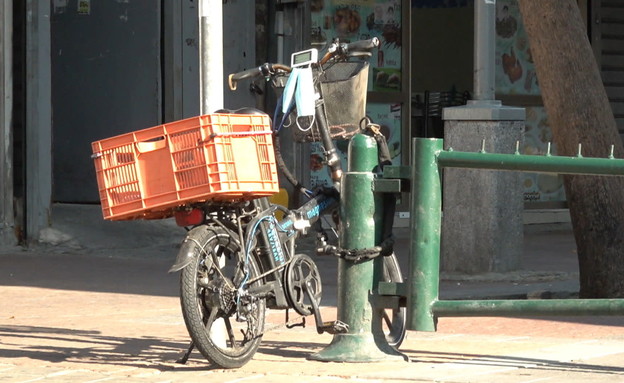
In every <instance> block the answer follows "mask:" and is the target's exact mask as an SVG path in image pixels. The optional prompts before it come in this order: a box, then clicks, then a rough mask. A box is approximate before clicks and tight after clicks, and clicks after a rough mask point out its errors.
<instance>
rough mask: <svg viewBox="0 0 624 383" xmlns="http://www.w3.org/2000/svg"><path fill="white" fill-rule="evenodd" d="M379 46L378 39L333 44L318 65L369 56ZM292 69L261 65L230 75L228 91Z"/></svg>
mask: <svg viewBox="0 0 624 383" xmlns="http://www.w3.org/2000/svg"><path fill="white" fill-rule="evenodd" d="M378 46H379V39H378V38H377V37H373V38H372V39H368V40H360V41H354V42H352V43H340V42H339V41H337V40H336V41H335V42H333V43H332V44H331V45H330V47H329V49H328V51H327V53H325V55H324V56H323V58H322V59H321V60H320V61H319V64H320V65H323V64H325V63H326V62H327V61H329V60H330V59H332V58H333V57H336V56H342V57H355V56H370V55H371V50H372V49H373V48H376V47H378ZM291 70H292V68H290V67H289V66H287V65H283V64H270V63H266V64H262V65H261V66H259V67H257V68H251V69H247V70H244V71H242V72H237V73H232V74H230V75H229V76H228V85H229V87H230V90H236V85H237V82H238V81H240V80H244V79H247V78H254V77H259V76H261V75H263V76H265V77H266V76H270V75H272V74H275V73H276V71H283V72H290V71H291Z"/></svg>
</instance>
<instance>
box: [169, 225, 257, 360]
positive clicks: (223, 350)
mask: <svg viewBox="0 0 624 383" xmlns="http://www.w3.org/2000/svg"><path fill="white" fill-rule="evenodd" d="M180 251H181V252H185V253H184V254H191V255H192V258H193V262H191V264H190V265H188V266H187V267H185V268H184V269H182V274H181V277H180V301H181V305H182V314H183V316H184V322H185V323H186V327H187V329H188V332H189V334H190V336H191V339H192V340H193V342H194V343H195V346H196V347H197V349H198V350H199V351H200V352H201V353H202V355H203V356H204V357H205V358H206V359H208V360H209V361H210V362H211V363H213V364H215V365H217V366H219V367H222V368H236V367H240V366H242V365H244V364H245V363H247V362H248V361H249V360H250V359H251V358H252V357H253V355H254V354H255V352H256V350H257V349H258V346H259V345H260V341H261V338H262V331H263V329H264V317H265V301H264V299H259V298H257V297H254V296H252V295H249V294H247V293H246V292H247V288H249V287H251V286H253V285H255V284H259V283H260V282H259V281H257V282H254V283H253V284H251V285H247V284H246V281H247V280H250V279H253V278H254V277H256V276H257V275H258V274H259V273H258V267H257V264H256V262H255V260H254V258H253V257H252V256H251V255H250V256H249V257H248V259H247V256H246V254H244V250H243V249H242V248H241V240H240V239H239V238H238V236H237V235H236V234H234V233H231V232H228V231H226V230H225V229H223V228H221V227H219V226H216V225H203V226H199V227H197V228H195V229H193V230H191V231H190V232H189V234H188V236H187V238H186V240H185V241H184V243H183V245H182V248H181V249H180ZM241 287H242V288H241Z"/></svg>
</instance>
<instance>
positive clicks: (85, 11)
mask: <svg viewBox="0 0 624 383" xmlns="http://www.w3.org/2000/svg"><path fill="white" fill-rule="evenodd" d="M78 14H79V15H90V14H91V0H78Z"/></svg>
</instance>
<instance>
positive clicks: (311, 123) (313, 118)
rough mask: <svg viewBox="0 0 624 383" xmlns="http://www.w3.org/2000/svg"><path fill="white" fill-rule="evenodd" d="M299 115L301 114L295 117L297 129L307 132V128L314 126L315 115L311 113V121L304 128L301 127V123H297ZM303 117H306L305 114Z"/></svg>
mask: <svg viewBox="0 0 624 383" xmlns="http://www.w3.org/2000/svg"><path fill="white" fill-rule="evenodd" d="M300 117H301V116H297V119H296V121H297V127H298V128H299V130H301V131H302V132H307V131H308V130H310V129H312V127H313V126H314V123H315V122H316V115H313V116H312V121H311V122H310V125H308V127H307V128H305V129H304V128H302V127H301V125H299V118H300ZM304 117H307V116H304Z"/></svg>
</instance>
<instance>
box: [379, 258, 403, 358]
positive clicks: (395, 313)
mask: <svg viewBox="0 0 624 383" xmlns="http://www.w3.org/2000/svg"><path fill="white" fill-rule="evenodd" d="M383 281H384V282H394V283H401V282H403V276H402V275H401V268H400V266H399V262H398V261H397V259H396V255H395V254H394V253H392V255H390V256H387V257H383ZM406 315H407V313H406V311H405V307H398V308H392V309H386V310H385V311H384V313H383V318H382V325H383V331H384V333H385V334H386V341H387V342H388V344H389V345H390V346H392V347H394V348H399V346H401V343H403V339H405V322H406Z"/></svg>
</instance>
